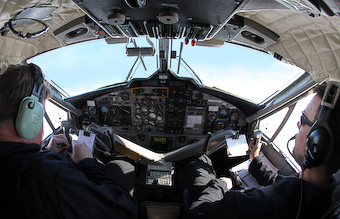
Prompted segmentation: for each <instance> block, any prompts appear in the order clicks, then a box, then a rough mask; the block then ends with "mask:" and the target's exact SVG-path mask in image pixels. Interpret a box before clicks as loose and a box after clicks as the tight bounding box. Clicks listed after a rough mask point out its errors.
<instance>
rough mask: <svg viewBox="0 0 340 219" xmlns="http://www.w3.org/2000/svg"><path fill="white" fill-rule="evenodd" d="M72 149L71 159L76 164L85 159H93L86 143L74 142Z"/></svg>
mask: <svg viewBox="0 0 340 219" xmlns="http://www.w3.org/2000/svg"><path fill="white" fill-rule="evenodd" d="M72 149H73V150H72V154H70V155H71V159H72V161H73V162H75V163H76V164H78V163H79V161H81V160H84V159H85V158H93V155H92V151H91V149H90V148H89V147H87V145H86V144H85V143H84V142H81V141H72Z"/></svg>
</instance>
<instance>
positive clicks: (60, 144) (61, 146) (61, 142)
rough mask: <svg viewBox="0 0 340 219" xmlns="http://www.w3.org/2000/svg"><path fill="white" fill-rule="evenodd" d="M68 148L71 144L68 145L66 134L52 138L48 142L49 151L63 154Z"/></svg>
mask: <svg viewBox="0 0 340 219" xmlns="http://www.w3.org/2000/svg"><path fill="white" fill-rule="evenodd" d="M68 146H69V143H68V141H67V139H66V137H65V135H64V134H58V135H53V136H52V138H51V139H50V141H49V142H48V145H47V147H46V149H47V150H53V151H55V152H57V153H61V152H62V151H65V150H66V149H67V147H68Z"/></svg>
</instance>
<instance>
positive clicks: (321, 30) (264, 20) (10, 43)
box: [0, 0, 340, 82]
mask: <svg viewBox="0 0 340 219" xmlns="http://www.w3.org/2000/svg"><path fill="white" fill-rule="evenodd" d="M78 2H79V1H71V0H66V1H59V0H42V1H38V0H34V1H28V0H27V1H22V0H15V1H13V0H12V1H1V2H0V10H1V11H0V26H1V27H4V25H5V24H6V23H7V22H8V21H9V20H10V19H11V18H13V17H14V16H15V15H17V14H18V13H19V12H20V11H22V10H24V9H25V8H30V7H33V6H36V5H43V4H51V5H53V6H56V7H58V8H57V9H56V10H55V11H54V12H52V14H51V19H50V20H47V21H44V22H45V23H46V24H47V25H48V26H49V30H48V31H47V32H46V33H45V34H43V35H42V36H40V37H37V38H30V39H22V38H19V37H18V36H16V35H14V34H13V33H12V32H10V31H9V32H8V33H6V34H5V35H2V36H0V37H1V40H0V62H1V63H0V68H1V70H2V71H3V70H4V69H5V68H6V67H7V66H8V65H10V64H16V63H20V62H22V61H24V60H25V59H27V58H29V57H31V56H34V55H36V54H39V53H42V52H45V51H48V50H51V49H55V48H59V47H62V46H67V45H69V44H71V43H78V42H81V41H86V40H91V39H97V38H100V37H102V36H99V35H98V34H96V33H95V34H93V35H91V36H90V37H87V38H83V39H80V40H78V41H72V42H67V41H66V40H65V39H64V38H63V37H60V34H62V33H64V32H63V30H64V28H65V27H66V26H67V24H69V23H70V22H72V21H74V20H76V19H80V18H82V17H84V16H85V13H84V11H85V12H86V11H87V9H90V12H91V13H89V14H88V15H93V16H94V18H95V19H97V21H99V20H100V21H101V23H103V20H104V19H105V22H111V21H112V22H116V23H117V25H112V24H111V25H109V26H110V27H109V28H110V30H109V31H108V30H106V32H110V31H111V32H110V34H108V33H107V35H113V36H114V37H123V36H124V37H126V36H128V37H136V36H138V35H141V36H143V35H144V34H147V35H149V36H150V37H156V38H175V39H181V40H182V39H183V40H184V38H189V39H190V38H192V39H197V40H208V39H211V38H212V37H213V38H214V39H219V40H223V41H225V42H230V43H237V44H244V45H246V46H248V47H253V48H255V49H258V50H263V51H266V52H269V53H272V54H273V55H274V54H276V56H277V57H282V59H283V60H285V61H288V62H290V63H293V64H295V65H297V66H299V67H300V68H302V69H304V70H306V71H307V72H309V73H310V74H311V75H312V77H313V78H314V80H315V81H317V82H320V81H323V80H325V79H327V78H329V79H333V80H340V70H339V69H340V63H339V62H340V40H339V39H340V17H339V16H337V15H334V16H328V15H326V14H324V13H322V14H321V16H315V17H312V16H308V15H306V14H302V13H299V12H295V11H292V10H289V9H288V8H286V7H284V6H283V5H280V4H279V3H278V1H274V0H272V1H264V2H265V3H264V2H262V1H260V2H259V1H254V3H252V2H253V1H251V0H249V1H246V0H244V1H229V0H226V1H222V0H220V1H198V2H197V1H185V3H183V2H184V1H169V2H168V1H166V0H163V1H157V3H152V2H151V1H147V4H148V5H150V8H146V11H147V12H150V13H146V14H147V15H143V16H141V14H138V13H139V12H138V10H140V9H135V8H133V9H132V8H130V7H129V6H127V5H126V4H127V2H137V1H100V3H101V4H102V5H101V6H103V7H99V6H97V7H95V6H96V5H94V4H93V3H92V2H94V1H85V0H84V1H81V2H83V4H79V5H77V4H76V3H78ZM115 2H116V3H115ZM140 2H143V1H140ZM200 2H201V3H200ZM210 2H211V3H210ZM237 2H241V3H239V4H238V3H237ZM261 2H262V3H261ZM113 3H115V4H117V5H112V4H113ZM260 3H261V4H260ZM96 4H97V1H96ZM152 4H154V5H152ZM264 4H265V7H262V8H261V7H260V6H259V5H264ZM148 5H147V6H145V7H148ZM179 5H180V7H179ZM252 5H256V8H254V9H252V7H253V6H252ZM79 6H81V7H87V8H82V9H81V8H80V7H79ZM104 6H105V7H104ZM110 7H111V9H110ZM112 7H113V8H112ZM141 7H144V6H141ZM162 8H170V9H172V10H160V9H162ZM114 11H119V14H121V15H124V17H125V19H130V20H131V21H130V23H129V21H126V22H125V23H122V19H123V17H122V16H119V14H116V15H115V13H113V12H114ZM153 11H157V12H153ZM87 12H89V11H87ZM151 12H152V13H151ZM161 12H162V13H161ZM163 12H164V13H163ZM171 12H175V13H171ZM236 15H237V16H240V17H241V18H242V19H243V20H246V21H249V22H252V25H253V24H255V27H259V28H258V29H257V31H258V32H259V34H260V35H261V34H263V36H264V39H265V40H266V43H265V44H262V45H260V44H258V45H256V43H255V44H254V43H247V42H245V41H242V40H239V38H238V35H237V34H235V35H233V36H234V37H230V33H232V32H229V35H228V36H227V35H226V34H228V32H226V30H228V28H229V27H230V25H231V26H233V25H234V24H233V23H232V22H233V19H234V18H235V16H236ZM96 16H98V17H96ZM150 16H151V17H150ZM237 16H236V17H237ZM138 17H143V18H142V19H141V20H138ZM108 18H110V21H108V20H109V19H108ZM143 19H144V20H143ZM176 19H178V22H176ZM105 22H104V23H105ZM133 22H135V23H136V24H137V23H138V25H131V23H133ZM167 22H169V23H170V24H166V23H167ZM172 22H175V24H176V25H175V26H174V25H173V24H171V23H172ZM155 23H157V25H155ZM139 24H140V25H139ZM160 24H162V25H160ZM167 25H172V27H176V28H177V29H176V28H171V31H172V32H168V33H166V32H164V31H163V35H162V31H161V32H157V28H155V27H159V28H161V29H162V27H166V26H167ZM252 25H250V26H252ZM104 26H105V25H104ZM131 26H132V27H134V28H136V27H137V30H133V31H132V32H131V30H130V29H131ZM244 26H246V25H244ZM244 26H243V27H242V26H239V27H236V29H235V28H234V29H233V30H237V29H242V28H244ZM112 27H113V28H112ZM139 27H144V28H145V29H144V30H146V33H143V31H142V29H141V30H138V28H139ZM66 30H67V29H66ZM158 30H159V29H158ZM164 30H165V29H164ZM185 30H190V31H189V32H188V35H185V34H186V32H185ZM136 31H137V34H136V36H134V34H135V33H136ZM160 33H161V34H160ZM164 33H166V34H165V35H164ZM193 33H196V35H194V34H193ZM197 33H200V34H197ZM58 34H59V35H58ZM129 34H130V35H129ZM190 34H191V35H190ZM232 34H233V33H232ZM232 34H231V35H232ZM184 36H186V37H184ZM267 42H270V43H267Z"/></svg>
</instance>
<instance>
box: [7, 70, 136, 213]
mask: <svg viewBox="0 0 340 219" xmlns="http://www.w3.org/2000/svg"><path fill="white" fill-rule="evenodd" d="M50 95H51V91H50V89H49V88H48V86H47V85H46V84H45V83H44V79H43V74H42V72H41V69H40V68H39V67H38V66H36V65H34V64H22V65H13V66H10V67H9V68H8V70H7V71H6V72H5V73H3V74H2V75H1V76H0V170H1V171H0V172H1V180H0V212H1V217H2V218H112V217H115V218H136V217H137V212H138V211H137V204H136V202H135V200H134V198H133V197H132V196H131V194H130V192H131V185H134V177H133V176H134V175H133V174H134V172H133V171H127V170H132V169H131V168H132V167H129V166H124V165H123V166H124V168H123V169H122V168H120V167H121V165H120V164H117V163H116V164H108V165H100V164H98V163H97V162H96V160H95V159H93V155H92V152H91V149H89V148H88V147H87V146H86V144H85V143H82V142H76V141H73V142H72V149H73V152H72V153H70V159H67V158H65V157H63V156H61V155H60V154H59V153H60V152H62V151H64V150H66V148H67V146H68V145H69V143H68V141H67V139H66V137H65V136H64V135H63V134H59V135H55V136H53V137H52V139H51V140H50V141H49V144H48V146H47V148H46V150H42V149H41V145H42V143H41V142H42V136H43V125H42V119H43V118H42V117H43V114H44V104H45V101H46V99H47V98H49V97H50ZM129 168H130V169H129ZM125 173H126V174H125ZM129 179H130V180H129Z"/></svg>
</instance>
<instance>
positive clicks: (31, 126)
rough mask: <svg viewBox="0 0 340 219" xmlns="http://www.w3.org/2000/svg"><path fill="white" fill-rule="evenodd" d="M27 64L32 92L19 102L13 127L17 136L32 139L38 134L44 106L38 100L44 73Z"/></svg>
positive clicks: (36, 67)
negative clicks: (30, 76)
mask: <svg viewBox="0 0 340 219" xmlns="http://www.w3.org/2000/svg"><path fill="white" fill-rule="evenodd" d="M28 66H29V70H30V72H31V73H32V76H33V79H34V84H33V89H32V94H31V96H27V97H25V98H24V99H23V100H22V101H21V103H20V106H19V111H18V114H17V117H16V120H15V129H16V131H17V133H18V135H19V136H21V137H23V138H25V139H33V138H35V137H36V136H37V135H38V133H39V131H40V129H41V125H42V122H43V116H44V107H43V105H42V104H41V103H40V102H39V98H40V95H41V90H42V87H43V84H44V75H43V74H42V72H41V69H40V68H39V67H38V66H37V65H35V64H29V65H28Z"/></svg>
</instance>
